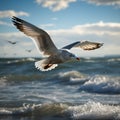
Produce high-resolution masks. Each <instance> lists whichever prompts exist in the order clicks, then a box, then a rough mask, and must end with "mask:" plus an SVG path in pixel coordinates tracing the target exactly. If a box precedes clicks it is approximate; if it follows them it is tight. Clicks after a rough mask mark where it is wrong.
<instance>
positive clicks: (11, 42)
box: [8, 41, 17, 45]
mask: <svg viewBox="0 0 120 120" xmlns="http://www.w3.org/2000/svg"><path fill="white" fill-rule="evenodd" d="M8 42H9V43H10V44H13V45H14V44H16V43H17V42H13V41H8Z"/></svg>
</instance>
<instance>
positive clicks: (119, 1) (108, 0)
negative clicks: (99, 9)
mask: <svg viewBox="0 0 120 120" xmlns="http://www.w3.org/2000/svg"><path fill="white" fill-rule="evenodd" d="M82 1H86V2H88V3H92V4H96V5H111V6H118V7H120V0H82Z"/></svg>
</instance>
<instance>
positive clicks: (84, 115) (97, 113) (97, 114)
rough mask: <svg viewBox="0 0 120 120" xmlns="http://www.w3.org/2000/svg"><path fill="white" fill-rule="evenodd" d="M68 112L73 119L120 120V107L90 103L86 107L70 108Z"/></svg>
mask: <svg viewBox="0 0 120 120" xmlns="http://www.w3.org/2000/svg"><path fill="white" fill-rule="evenodd" d="M68 111H69V112H70V113H71V117H72V118H73V119H75V120H76V119H77V120H78V119H82V120H98V119H99V120H106V119H107V120H108V119H109V120H113V119H114V120H120V106H113V105H103V104H101V103H99V102H97V103H96V102H91V101H90V102H88V103H86V104H84V105H78V106H70V107H69V108H68Z"/></svg>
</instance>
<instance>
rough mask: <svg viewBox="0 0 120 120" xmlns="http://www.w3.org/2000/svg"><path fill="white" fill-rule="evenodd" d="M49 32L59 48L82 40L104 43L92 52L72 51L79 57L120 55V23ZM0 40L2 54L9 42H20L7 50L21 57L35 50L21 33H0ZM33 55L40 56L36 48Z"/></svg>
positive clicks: (100, 23)
mask: <svg viewBox="0 0 120 120" xmlns="http://www.w3.org/2000/svg"><path fill="white" fill-rule="evenodd" d="M47 32H48V33H49V34H50V36H51V38H52V40H53V42H54V43H55V45H56V46H57V47H58V48H61V47H63V46H65V45H68V44H70V43H72V42H75V41H81V40H90V41H94V42H102V43H104V46H103V47H102V48H100V49H97V50H94V51H91V52H88V51H83V50H80V49H77V50H72V51H73V52H74V51H75V53H77V55H79V56H83V57H84V56H99V55H100V56H103V55H110V54H120V47H119V46H120V41H119V36H120V23H109V22H107V23H105V22H102V21H100V22H97V23H88V24H82V25H76V26H73V27H72V28H70V29H57V30H48V31H47ZM0 39H1V40H0V49H1V50H0V54H2V49H3V47H4V46H6V44H7V45H8V42H5V41H7V40H12V41H16V40H17V41H18V44H16V45H15V46H16V47H14V49H13V48H11V46H8V47H7V48H6V49H7V50H9V49H13V51H17V53H18V55H20V56H21V55H23V54H24V56H25V55H26V53H25V52H24V48H26V47H29V49H30V48H35V45H34V44H33V42H32V40H30V39H29V38H28V37H25V35H24V34H22V33H21V32H12V33H0ZM4 49H5V48H4ZM5 51H6V50H5ZM21 53H22V54H21ZM10 54H12V53H10ZM32 55H33V56H36V57H37V56H39V53H38V52H37V49H36V48H35V50H34V51H33V52H32V53H31V56H32Z"/></svg>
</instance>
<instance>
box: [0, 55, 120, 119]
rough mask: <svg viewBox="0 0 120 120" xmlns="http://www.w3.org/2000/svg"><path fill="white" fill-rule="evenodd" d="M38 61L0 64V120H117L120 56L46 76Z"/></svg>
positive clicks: (76, 64) (72, 64) (85, 61)
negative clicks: (35, 64) (39, 67)
mask: <svg viewBox="0 0 120 120" xmlns="http://www.w3.org/2000/svg"><path fill="white" fill-rule="evenodd" d="M37 60H39V59H38V58H1V59H0V120H120V56H111V57H100V58H81V60H80V61H71V62H68V63H64V64H60V65H59V66H58V67H57V68H55V69H54V70H52V71H48V72H41V71H39V70H37V69H36V68H35V67H34V62H35V61H37Z"/></svg>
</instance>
